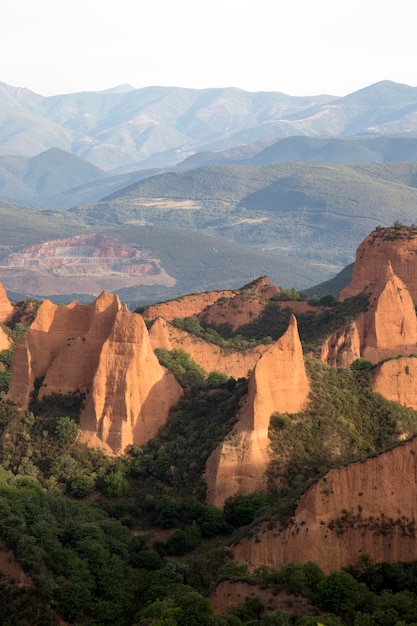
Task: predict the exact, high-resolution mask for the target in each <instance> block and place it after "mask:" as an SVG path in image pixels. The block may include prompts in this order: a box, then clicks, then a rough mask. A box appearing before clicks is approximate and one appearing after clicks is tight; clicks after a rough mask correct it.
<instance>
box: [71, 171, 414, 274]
mask: <svg viewBox="0 0 417 626" xmlns="http://www.w3.org/2000/svg"><path fill="white" fill-rule="evenodd" d="M415 175H416V166H415V164H390V165H388V164H387V165H385V166H378V165H374V166H370V165H369V166H347V165H329V164H312V163H286V164H279V165H272V166H265V167H247V166H227V165H224V166H212V167H203V168H199V169H196V170H190V171H186V172H178V173H177V172H169V173H165V174H160V175H157V176H152V177H150V178H147V179H145V180H143V181H140V182H139V183H136V184H134V185H132V186H130V187H128V188H126V189H124V190H122V191H119V192H117V193H116V194H112V195H111V196H109V197H107V198H106V199H104V200H102V201H101V202H99V203H96V204H92V205H87V206H85V207H79V208H78V209H75V210H74V211H73V214H74V215H76V216H77V217H78V218H82V219H83V220H89V221H90V223H91V222H93V223H94V222H96V223H103V222H105V223H106V222H107V223H112V222H115V221H117V222H119V223H120V222H123V223H126V222H130V223H132V222H133V223H134V222H135V221H140V222H141V223H143V222H145V223H152V224H158V225H164V226H168V225H170V226H174V225H175V226H181V227H183V228H188V229H193V230H200V231H202V232H204V233H206V234H210V235H214V236H217V237H223V238H225V239H227V240H229V241H234V242H235V243H244V244H250V245H252V246H254V247H256V248H258V249H260V248H261V249H266V250H270V251H272V252H276V253H279V254H285V255H287V256H290V257H297V258H306V259H311V260H314V261H316V262H319V263H324V264H326V263H333V264H334V263H337V264H338V266H339V267H338V269H341V267H343V265H347V264H348V263H350V262H351V261H352V260H353V255H352V251H353V250H354V249H356V247H357V246H358V245H359V243H360V241H361V240H362V239H363V238H364V237H365V236H366V234H367V233H368V232H369V230H370V229H372V228H374V227H375V226H376V225H377V224H381V225H389V224H392V223H393V222H394V221H395V220H396V219H400V220H403V221H404V222H411V221H413V219H414V215H415V210H416V206H417V191H416V188H415V186H414V185H415Z"/></svg>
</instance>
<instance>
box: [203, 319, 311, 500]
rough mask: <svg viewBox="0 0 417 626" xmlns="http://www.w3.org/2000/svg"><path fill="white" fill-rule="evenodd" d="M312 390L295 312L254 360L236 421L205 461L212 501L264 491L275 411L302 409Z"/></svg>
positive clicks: (209, 496)
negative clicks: (269, 430) (278, 334)
mask: <svg viewBox="0 0 417 626" xmlns="http://www.w3.org/2000/svg"><path fill="white" fill-rule="evenodd" d="M309 391H310V383H309V380H308V378H307V373H306V370H305V366H304V359H303V352H302V347H301V343H300V338H299V335H298V329H297V322H296V319H295V317H294V316H292V318H291V321H290V324H289V327H288V330H287V331H286V332H285V334H284V335H283V336H282V337H280V339H278V341H277V342H276V343H275V344H274V345H273V346H271V348H269V350H267V351H266V352H265V353H264V354H263V355H262V357H261V358H260V359H259V361H258V363H257V364H256V366H255V369H254V370H253V372H252V374H251V377H250V379H249V390H248V396H247V399H246V404H245V405H244V406H243V407H242V409H241V412H240V415H239V420H238V423H237V426H236V427H235V428H234V430H233V432H232V433H231V434H230V435H229V437H228V438H227V440H226V441H225V442H223V444H221V445H220V446H219V447H218V448H217V449H216V450H215V451H214V452H213V453H212V455H211V456H210V458H209V460H208V462H207V466H206V482H207V499H208V502H210V503H212V504H216V505H217V506H221V505H222V504H223V503H224V502H225V500H226V499H227V498H228V497H229V496H234V495H238V494H242V495H246V494H249V493H252V492H253V491H263V490H265V488H266V479H265V471H266V469H267V467H268V463H269V460H270V457H269V443H270V441H269V437H268V428H269V422H270V418H271V415H272V414H273V413H275V412H284V413H296V412H298V411H300V410H301V409H302V408H303V406H304V405H305V403H306V402H307V399H308V394H309Z"/></svg>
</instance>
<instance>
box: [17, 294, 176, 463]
mask: <svg viewBox="0 0 417 626" xmlns="http://www.w3.org/2000/svg"><path fill="white" fill-rule="evenodd" d="M39 379H43V381H42V385H41V387H40V390H39V398H40V399H42V398H43V397H44V396H45V395H50V394H52V393H60V394H66V393H68V392H71V391H80V392H82V393H85V394H86V396H87V402H86V406H85V408H84V410H83V413H82V416H81V428H82V430H83V431H85V434H84V438H85V439H86V440H87V441H88V442H89V443H92V444H94V445H98V444H100V445H104V447H105V448H106V449H107V450H108V451H112V452H115V453H121V452H124V450H125V448H126V447H127V446H128V445H130V444H132V443H144V441H147V440H148V439H150V438H151V437H152V436H153V435H154V434H155V433H156V430H157V429H158V427H159V426H160V425H162V423H164V421H166V419H167V416H168V411H169V408H170V407H171V406H172V405H173V404H175V403H176V402H177V401H178V399H179V397H180V395H181V393H182V390H181V387H180V386H179V384H178V383H177V382H176V380H175V378H174V377H173V375H172V374H171V373H169V372H167V371H166V370H165V369H164V368H162V367H161V366H160V365H159V363H158V360H157V358H156V356H155V355H154V354H153V351H152V347H151V344H150V341H149V336H148V332H147V330H146V326H145V324H144V322H143V320H142V318H141V317H140V316H138V315H136V314H135V313H129V312H128V311H127V310H126V309H125V308H124V307H122V305H121V304H120V301H119V299H118V297H117V296H115V295H112V294H110V293H107V292H103V293H102V294H101V295H100V296H99V297H98V298H97V299H96V300H95V301H94V302H92V303H91V304H90V305H87V306H85V305H81V304H79V303H78V302H73V303H71V304H70V305H68V306H65V305H55V304H53V303H51V302H49V301H45V302H43V303H42V305H41V306H40V308H39V310H38V313H37V316H36V318H35V320H34V322H33V323H32V324H31V326H30V328H29V330H28V332H27V333H26V335H25V336H24V338H23V339H22V340H21V341H20V342H19V344H18V346H17V348H16V351H15V355H14V359H13V368H12V377H11V381H10V388H9V393H8V396H7V397H8V399H9V400H11V401H12V402H15V403H16V404H19V405H21V406H23V407H26V406H28V403H29V399H30V394H31V392H32V390H33V388H34V384H35V381H36V380H39ZM92 425H94V426H92ZM93 431H94V432H93Z"/></svg>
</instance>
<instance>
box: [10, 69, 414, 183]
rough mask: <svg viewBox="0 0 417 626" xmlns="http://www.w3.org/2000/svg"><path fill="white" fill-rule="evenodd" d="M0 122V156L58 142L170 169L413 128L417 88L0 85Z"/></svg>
mask: <svg viewBox="0 0 417 626" xmlns="http://www.w3.org/2000/svg"><path fill="white" fill-rule="evenodd" d="M0 126H1V127H2V131H1V132H0V154H3V155H20V156H29V157H30V156H34V155H36V154H39V153H41V152H43V151H45V150H48V149H49V148H52V147H57V148H60V149H62V150H66V151H68V152H71V153H72V154H74V155H76V156H78V157H80V158H82V159H85V160H87V161H89V162H90V163H93V164H95V165H96V166H98V167H100V168H101V169H105V170H112V169H113V170H114V169H116V168H122V169H123V170H124V171H127V170H129V169H130V170H133V169H143V168H150V167H171V166H173V165H175V164H177V163H179V162H181V161H182V160H184V158H186V157H188V156H190V155H192V154H194V153H195V152H199V151H202V150H215V151H219V150H225V149H230V148H235V147H236V146H239V145H243V144H251V143H254V142H259V141H271V140H273V139H277V138H280V137H288V136H294V135H302V136H303V135H304V136H311V137H318V136H323V135H326V136H329V135H333V136H348V135H355V134H363V133H385V134H386V133H390V134H395V133H404V132H415V131H417V87H410V86H408V85H402V84H398V83H394V82H391V81H381V82H378V83H376V84H374V85H370V86H369V87H366V88H364V89H361V90H359V91H356V92H354V93H352V94H349V95H347V96H345V97H342V98H337V97H335V96H329V95H318V96H305V97H300V96H289V95H286V94H283V93H279V92H255V93H250V92H247V91H244V90H241V89H236V88H224V89H223V88H216V89H201V90H197V89H186V88H179V87H146V88H142V89H133V88H130V86H125V85H122V86H119V87H115V88H114V89H110V90H106V91H104V92H82V93H75V94H64V95H56V96H50V97H43V96H41V95H39V94H35V93H33V92H31V91H30V90H28V89H22V88H17V87H12V86H9V85H7V84H5V83H0Z"/></svg>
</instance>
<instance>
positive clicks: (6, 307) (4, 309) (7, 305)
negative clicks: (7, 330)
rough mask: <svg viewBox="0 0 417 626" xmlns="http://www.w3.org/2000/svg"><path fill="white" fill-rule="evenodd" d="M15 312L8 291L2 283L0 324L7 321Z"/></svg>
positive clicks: (0, 289) (0, 285) (0, 287)
mask: <svg viewBox="0 0 417 626" xmlns="http://www.w3.org/2000/svg"><path fill="white" fill-rule="evenodd" d="M12 314H13V305H12V303H11V302H10V300H9V298H8V297H7V293H6V291H5V289H4V287H3V285H2V283H0V324H4V322H7V321H8V320H9V319H10V317H11V316H12Z"/></svg>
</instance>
